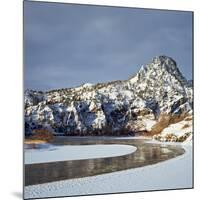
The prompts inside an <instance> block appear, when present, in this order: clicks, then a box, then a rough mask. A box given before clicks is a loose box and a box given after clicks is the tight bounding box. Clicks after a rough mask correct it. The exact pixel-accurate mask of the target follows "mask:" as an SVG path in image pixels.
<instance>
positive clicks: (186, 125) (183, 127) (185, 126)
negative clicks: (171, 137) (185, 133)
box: [182, 124, 190, 129]
mask: <svg viewBox="0 0 200 200" xmlns="http://www.w3.org/2000/svg"><path fill="white" fill-rule="evenodd" d="M188 127H190V125H189V124H184V125H183V126H182V129H185V128H188Z"/></svg>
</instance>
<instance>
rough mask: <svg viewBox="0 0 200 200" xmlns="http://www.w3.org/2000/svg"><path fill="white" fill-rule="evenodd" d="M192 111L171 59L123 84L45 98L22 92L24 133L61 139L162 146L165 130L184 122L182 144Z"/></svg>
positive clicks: (187, 87)
mask: <svg viewBox="0 0 200 200" xmlns="http://www.w3.org/2000/svg"><path fill="white" fill-rule="evenodd" d="M192 105H193V94H192V84H191V81H187V80H186V79H185V78H184V76H183V75H182V74H181V72H180V71H179V69H178V67H177V64H176V62H175V61H174V60H173V59H172V58H170V57H167V56H157V57H155V58H153V59H152V62H150V63H149V64H147V65H145V66H142V67H141V69H140V70H139V72H138V73H137V74H136V75H135V76H132V77H131V78H129V79H128V80H125V81H112V82H108V83H98V84H94V85H93V84H89V83H86V84H83V85H81V86H79V87H75V88H66V89H59V90H51V91H47V92H40V91H32V90H26V91H25V133H26V134H31V133H32V130H34V129H48V130H50V131H52V132H53V133H54V134H58V133H63V134H65V135H128V134H135V133H137V134H144V133H145V134H147V135H156V136H155V138H156V139H160V140H161V139H162V135H163V134H164V133H163V131H165V134H164V135H165V138H166V130H165V129H166V128H169V126H171V125H173V124H176V123H183V121H184V120H185V119H186V122H188V123H189V122H190V124H189V125H188V126H190V130H189V132H190V133H188V132H187V137H185V139H186V138H188V137H191V131H192V123H191V121H192V118H191V117H192V109H193V108H192ZM189 118H191V120H187V119H189ZM183 129H184V128H183ZM170 131H171V129H170ZM169 134H176V133H173V131H172V132H170V133H169ZM184 134H185V132H184ZM158 136H159V137H158ZM172 136H173V135H171V137H172ZM180 136H183V134H182V135H181V134H180ZM184 136H185V135H184Z"/></svg>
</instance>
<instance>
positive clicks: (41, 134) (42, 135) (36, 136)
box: [30, 129, 54, 142]
mask: <svg viewBox="0 0 200 200" xmlns="http://www.w3.org/2000/svg"><path fill="white" fill-rule="evenodd" d="M53 138H54V135H53V133H51V132H50V131H48V130H45V129H36V130H33V135H32V136H31V137H30V139H32V140H43V141H47V142H49V141H51V140H52V139H53Z"/></svg>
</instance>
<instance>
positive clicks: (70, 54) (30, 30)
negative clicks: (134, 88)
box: [24, 1, 192, 90]
mask: <svg viewBox="0 0 200 200" xmlns="http://www.w3.org/2000/svg"><path fill="white" fill-rule="evenodd" d="M24 42H25V49H24V50H25V54H24V61H25V62H24V65H25V66H24V68H25V88H31V89H36V90H49V89H53V88H65V87H73V86H77V85H80V84H82V83H84V82H92V83H96V82H104V81H110V80H116V79H127V78H128V77H130V76H131V75H132V74H134V73H136V72H137V70H138V69H139V68H140V66H141V65H143V64H145V63H147V62H149V61H150V60H151V58H152V57H154V56H156V55H162V54H165V55H168V56H171V57H172V58H174V59H175V60H176V61H177V63H178V64H179V66H180V70H181V71H182V72H183V74H184V75H185V76H186V78H188V79H191V77H192V13H191V12H177V11H159V10H156V11H155V10H146V9H129V8H113V7H99V6H86V5H85V6H83V5H82V6H81V5H73V4H56V3H40V2H29V1H25V3H24Z"/></svg>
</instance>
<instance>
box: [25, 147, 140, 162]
mask: <svg viewBox="0 0 200 200" xmlns="http://www.w3.org/2000/svg"><path fill="white" fill-rule="evenodd" d="M134 151H136V147H134V146H131V145H115V144H111V145H63V146H54V145H51V146H50V148H46V149H28V150H26V151H25V164H33V163H46V162H56V161H64V160H65V161H66V160H82V159H90V158H106V157H115V156H122V155H126V154H130V153H133V152H134Z"/></svg>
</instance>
